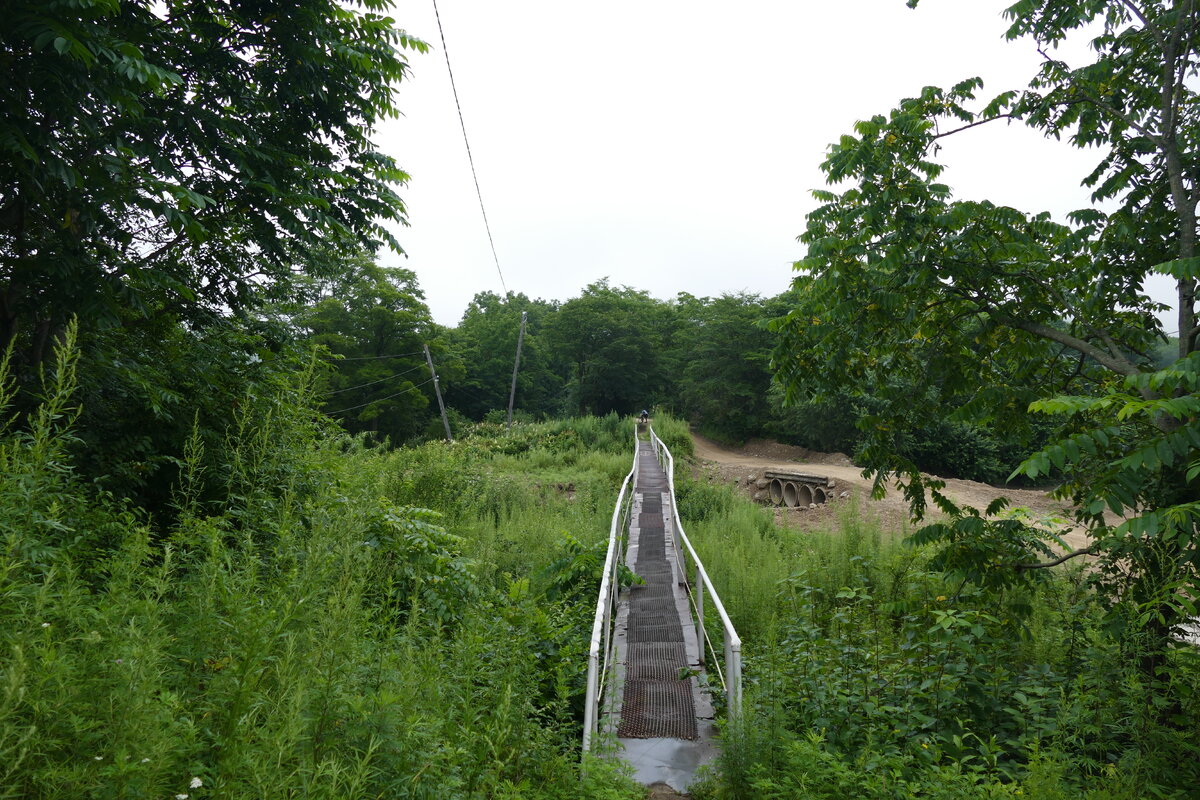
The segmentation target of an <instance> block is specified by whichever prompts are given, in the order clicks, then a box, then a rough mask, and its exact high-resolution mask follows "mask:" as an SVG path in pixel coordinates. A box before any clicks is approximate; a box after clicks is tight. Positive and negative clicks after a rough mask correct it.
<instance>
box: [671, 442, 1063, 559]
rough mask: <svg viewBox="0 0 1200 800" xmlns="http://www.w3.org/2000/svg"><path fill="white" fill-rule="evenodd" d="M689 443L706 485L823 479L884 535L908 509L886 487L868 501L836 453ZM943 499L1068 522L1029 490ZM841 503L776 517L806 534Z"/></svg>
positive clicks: (954, 483)
mask: <svg viewBox="0 0 1200 800" xmlns="http://www.w3.org/2000/svg"><path fill="white" fill-rule="evenodd" d="M692 439H693V440H694V442H695V451H696V459H697V461H698V463H699V465H700V469H701V471H702V472H703V473H705V474H706V475H707V476H708V477H709V478H710V479H712V480H717V481H720V482H727V483H737V484H738V485H739V486H741V487H743V488H745V490H746V491H747V492H752V491H753V488H752V487H753V484H752V483H750V484H749V486H747V478H749V477H750V476H751V475H754V476H755V477H759V476H761V475H762V473H763V470H766V469H772V468H774V469H787V470H794V471H798V472H810V473H815V474H817V475H826V476H828V477H830V478H832V479H833V480H834V481H835V482H836V484H837V489H836V491H837V493H838V494H841V493H842V492H849V493H850V495H851V497H852V498H854V499H855V500H856V502H857V503H858V506H859V509H860V510H861V511H862V513H864V514H867V515H870V516H872V517H875V518H878V519H879V521H880V522H881V523H882V524H883V525H884V526H885V530H886V529H891V530H900V529H901V528H903V527H904V525H906V524H907V520H908V504H907V503H906V502H905V501H904V498H903V496H902V495H901V494H900V493H899V492H898V491H896V489H895V488H894V487H892V488H890V489H889V491H888V493H887V496H885V497H884V498H883V499H881V500H873V499H871V481H870V480H868V479H866V478H864V477H863V476H862V469H861V468H859V467H856V466H854V465H853V464H852V463H851V462H850V459H849V458H847V457H846V456H845V455H843V454H841V453H816V452H813V451H810V450H805V449H804V448H802V447H793V446H791V445H784V444H779V443H778V442H772V441H764V440H751V441H750V442H749V443H748V444H746V446H744V447H741V448H737V449H731V448H728V447H724V446H722V445H719V444H717V443H716V442H714V441H712V440H710V439H706V438H704V437H703V436H699V435H696V434H692ZM945 493H946V495H947V496H948V497H949V498H950V499H951V500H953V501H954V502H955V503H958V504H959V505H970V506H974V507H975V508H978V509H980V510H982V509H984V508H986V507H987V505H988V504H989V503H991V502H992V500H994V499H996V498H997V497H1001V496H1004V497H1007V498H1008V499H1009V501H1010V502H1011V506H1010V507H1012V508H1019V509H1027V510H1028V515H1029V516H1030V517H1031V518H1032V519H1033V520H1043V521H1048V522H1050V524H1053V522H1054V521H1062V523H1063V524H1061V525H1054V527H1056V528H1060V529H1061V528H1063V527H1065V520H1066V519H1068V518H1069V514H1068V512H1067V511H1066V509H1065V507H1064V504H1063V503H1062V502H1061V501H1059V500H1055V499H1054V498H1052V497H1050V496H1049V495H1048V494H1046V493H1045V492H1041V491H1036V490H1033V489H1009V488H1003V487H996V486H989V485H988V484H986V483H976V482H975V481H963V480H956V479H947V480H946V489H945ZM845 502H846V499H843V498H839V499H838V501H837V502H834V503H830V504H828V505H826V506H818V507H817V509H815V510H812V511H809V510H805V511H800V510H797V509H793V510H780V511H779V512H778V514H779V516H780V518H781V521H786V522H787V524H789V525H792V526H794V527H799V528H803V529H805V530H812V529H815V528H823V527H826V526H827V525H828V524H829V523H830V522H832V520H833V519H834V518H835V515H836V513H837V508H838V505H839V504H844V503H845ZM1064 539H1065V540H1066V542H1067V544H1068V545H1069V546H1070V547H1071V548H1078V547H1086V546H1087V539H1086V538H1085V537H1084V536H1083V534H1082V532H1078V531H1072V532H1069V533H1068V534H1067V535H1066V536H1065V537H1064Z"/></svg>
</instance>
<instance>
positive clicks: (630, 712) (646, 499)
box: [617, 442, 697, 739]
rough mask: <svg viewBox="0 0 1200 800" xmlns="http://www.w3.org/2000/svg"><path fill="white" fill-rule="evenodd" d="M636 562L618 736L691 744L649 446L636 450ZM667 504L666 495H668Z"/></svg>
mask: <svg viewBox="0 0 1200 800" xmlns="http://www.w3.org/2000/svg"><path fill="white" fill-rule="evenodd" d="M638 460H639V462H640V463H639V465H638V472H639V477H638V485H637V486H636V487H635V489H634V492H635V495H636V496H635V502H636V503H637V504H638V505H640V508H638V509H637V511H638V513H637V527H638V538H637V554H636V558H637V561H636V562H635V563H631V564H630V567H631V568H632V569H633V571H634V572H635V573H637V574H638V575H640V576H641V578H642V580H644V581H645V583H644V584H640V585H635V586H633V587H631V588H630V590H629V616H628V621H627V624H626V634H627V635H626V648H627V649H626V659H625V686H624V697H623V699H622V702H621V724H620V726H619V727H618V728H617V736H618V737H620V738H631V739H650V738H654V737H667V738H672V739H695V738H696V736H697V733H696V706H695V704H694V703H693V702H692V682H691V680H690V678H689V669H690V665H689V663H688V662H689V659H688V654H687V648H686V647H685V645H684V641H683V622H682V620H681V619H680V616H679V611H678V609H677V608H676V602H675V600H676V598H675V595H676V590H677V585H678V583H679V582H678V581H677V580H676V578H675V568H674V567H673V566H672V564H671V562H670V561H668V560H667V549H666V548H667V540H666V525H665V520H664V518H663V497H664V494H665V493H666V492H667V491H668V487H667V476H666V475H665V474H663V471H662V468H661V467H660V466H659V465H658V459H657V458H655V457H654V451H653V450H652V449H651V448H650V444H649V442H642V443H640V444H639V445H638ZM666 497H667V498H668V502H670V499H669V498H670V495H669V494H666Z"/></svg>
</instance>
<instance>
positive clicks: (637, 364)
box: [322, 281, 1040, 482]
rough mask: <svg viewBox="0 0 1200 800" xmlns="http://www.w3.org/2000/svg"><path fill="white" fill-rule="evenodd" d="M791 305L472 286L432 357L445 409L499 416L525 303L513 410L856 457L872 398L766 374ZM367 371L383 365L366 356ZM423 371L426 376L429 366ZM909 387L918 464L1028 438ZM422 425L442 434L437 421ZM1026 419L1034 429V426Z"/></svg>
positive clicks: (788, 296) (942, 467)
mask: <svg viewBox="0 0 1200 800" xmlns="http://www.w3.org/2000/svg"><path fill="white" fill-rule="evenodd" d="M793 305H794V297H793V296H792V293H784V294H781V295H778V296H773V297H762V296H758V295H752V294H727V295H722V296H719V297H696V296H694V295H690V294H686V293H680V294H679V295H677V296H676V297H674V299H672V300H659V299H655V297H652V296H650V295H649V294H648V293H646V291H641V290H637V289H632V288H629V287H614V285H611V284H610V283H608V282H607V281H599V282H596V283H593V284H590V285H588V287H587V288H586V289H584V290H583V291H582V293H581V294H580V295H578V296H577V297H572V299H570V300H566V301H565V302H556V301H546V300H540V299H539V300H530V299H529V297H528V296H526V295H523V294H510V295H509V296H506V297H502V296H499V295H497V294H493V293H481V294H479V295H476V296H475V299H474V300H473V301H472V303H470V305H469V306H468V308H467V311H466V313H464V314H463V317H462V320H461V321H460V324H458V325H457V326H456V327H454V329H449V330H445V331H440V332H439V333H440V335H439V336H438V343H437V345H436V348H437V350H438V353H439V355H440V361H439V367H438V369H439V372H440V373H442V378H443V390H444V392H445V399H446V403H448V405H449V407H450V409H451V416H452V417H454V419H467V420H475V421H479V420H485V419H496V420H499V419H503V415H504V413H505V409H506V405H508V399H509V391H510V385H511V378H512V367H514V357H515V355H516V348H517V338H518V331H520V326H521V315H522V313H524V314H526V317H527V325H526V336H524V339H523V345H522V355H521V366H520V372H518V374H517V389H516V402H515V407H516V414H517V417H518V419H521V417H526V419H546V417H556V416H562V415H566V414H599V415H602V414H608V413H618V414H634V413H637V411H638V410H641V409H642V408H656V409H664V410H668V411H671V413H673V414H677V415H679V416H683V417H685V419H688V420H691V422H692V423H694V425H695V426H696V428H697V429H698V431H700V432H701V433H703V434H706V435H708V437H712V438H714V439H718V440H720V441H725V443H733V444H740V443H744V441H746V440H749V439H754V438H773V439H778V440H779V441H784V443H786V444H793V445H799V446H803V447H808V449H810V450H817V451H823V452H833V451H836V452H844V453H846V455H850V456H852V457H853V456H854V455H856V453H857V452H858V451H859V449H860V446H862V444H863V433H862V428H863V426H865V425H871V423H872V414H874V411H875V404H874V403H872V399H871V397H870V392H869V391H868V392H863V391H862V389H863V386H847V387H846V389H845V391H840V392H835V393H832V395H823V396H820V397H804V396H802V393H799V392H793V396H792V397H791V398H788V397H787V396H786V395H785V392H784V391H782V389H781V387H780V386H779V385H778V384H776V383H775V381H774V380H773V378H772V375H773V368H772V357H773V350H774V348H775V347H776V336H775V333H774V332H773V331H772V324H770V320H773V319H778V318H780V317H782V315H784V314H786V313H787V312H788V311H790V309H791V308H792V306H793ZM322 341H323V342H325V341H326V339H322ZM376 350H379V348H378V347H372V345H366V344H364V345H359V347H358V349H354V350H353V353H352V350H349V349H347V350H344V353H346V355H347V356H349V357H359V356H360V355H361V354H362V353H367V351H372V353H373V351H376ZM380 355H382V351H380ZM413 357H416V356H413ZM358 365H360V362H359V361H340V362H336V367H335V369H336V373H337V375H336V378H335V380H336V381H340V383H338V385H341V384H343V383H344V384H346V385H354V384H356V383H362V381H361V380H360V378H362V377H365V373H364V371H362V368H361V367H360V366H358ZM403 368H404V369H408V368H410V365H408V363H406V365H403ZM374 372H376V373H379V374H380V375H383V374H384V373H386V372H388V371H386V369H384V368H379V367H376V368H374ZM397 372H398V369H397ZM415 374H421V373H420V372H418V373H415ZM422 377H424V378H427V377H428V374H427V372H426V373H424V375H422ZM871 381H888V383H892V384H896V385H902V383H904V379H902V378H901V377H899V375H888V374H886V373H881V374H880V375H876V377H872V378H870V379H866V380H864V383H866V384H868V386H866V387H868V389H870V386H869V384H870V383H871ZM418 383H420V381H418ZM362 391H364V392H365V395H364V396H362V397H355V401H358V403H361V402H367V399H368V397H382V396H385V395H388V393H389V392H386V391H382V389H380V387H379V386H374V387H370V386H368V387H364V390H362ZM908 391H911V393H912V397H913V403H912V409H911V419H910V421H908V425H906V426H905V427H904V428H902V431H900V429H898V433H896V437H895V440H894V446H895V447H896V450H898V451H899V452H901V453H904V455H905V456H906V457H908V458H911V459H912V461H914V462H916V463H917V464H919V465H920V467H922V468H923V469H925V470H928V471H931V473H935V474H941V475H947V476H954V477H967V479H973V480H980V481H989V482H1002V481H1004V479H1006V477H1007V476H1008V475H1009V474H1010V473H1012V471H1013V469H1014V467H1015V465H1016V464H1018V463H1019V462H1020V458H1021V457H1022V455H1024V453H1025V452H1027V449H1026V446H1027V444H1028V441H1030V437H1028V435H1026V437H1024V438H1022V437H1020V435H1013V434H1012V432H1008V433H1006V434H1003V435H1001V434H1000V433H998V432H997V431H996V429H994V428H992V427H989V426H988V425H985V423H980V422H979V421H971V422H967V421H958V420H955V419H953V417H946V416H944V414H943V410H944V405H946V404H944V403H943V402H942V401H941V398H937V397H936V396H937V387H930V386H917V385H913V386H911V387H908ZM935 401H936V402H935ZM379 402H380V403H388V402H390V401H386V399H382V401H379ZM964 402H965V401H964ZM358 403H347V405H354V404H358ZM430 403H431V399H428V398H427V399H426V401H425V408H433V409H434V410H436V407H432V405H430ZM934 407H941V408H940V410H938V411H936V413H934V411H925V409H926V408H934ZM362 408H365V409H367V410H366V411H362V410H361V409H354V410H352V411H349V413H348V414H347V415H344V416H342V417H341V419H342V421H343V423H344V425H346V426H347V427H348V428H349V429H362V428H364V426H372V425H373V423H371V422H370V421H371V420H374V419H377V410H378V408H382V407H371V405H367V407H362ZM402 408H410V404H408V405H406V403H404V402H403V401H397V402H396V403H395V408H394V409H392V410H391V411H390V413H389V414H390V416H391V419H394V420H396V422H397V423H400V421H401V420H403V419H404V416H403V414H402V413H401V409H402ZM335 410H336V409H335ZM414 410H419V409H414ZM355 415H360V416H355ZM418 416H419V414H418ZM420 427H421V426H420V423H419V422H418V420H415V419H414V420H412V421H409V422H408V423H407V426H406V427H400V425H397V427H395V428H392V431H391V435H392V437H397V438H400V439H403V438H404V437H406V435H410V432H416V431H418V429H419V428H420ZM371 429H379V428H378V427H372V428H371ZM426 429H427V432H428V433H430V434H431V435H439V434H438V431H440V427H439V426H438V423H437V422H434V423H433V425H432V426H427V427H426ZM1024 433H1026V434H1028V433H1032V434H1033V437H1037V435H1038V434H1039V433H1040V432H1038V431H1033V432H1024ZM1022 445H1024V446H1022Z"/></svg>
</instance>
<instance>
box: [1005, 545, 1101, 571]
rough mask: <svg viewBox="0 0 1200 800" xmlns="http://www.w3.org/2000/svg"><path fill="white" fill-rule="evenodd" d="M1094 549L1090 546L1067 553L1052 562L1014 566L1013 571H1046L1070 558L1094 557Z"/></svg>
mask: <svg viewBox="0 0 1200 800" xmlns="http://www.w3.org/2000/svg"><path fill="white" fill-rule="evenodd" d="M1096 549H1097V548H1096V545H1092V546H1091V547H1085V548H1083V549H1082V550H1074V551H1072V552H1070V553H1067V554H1066V555H1065V556H1059V557H1058V558H1056V559H1054V560H1053V561H1043V562H1040V563H1036V564H1014V565H1013V569H1015V570H1017V572H1024V571H1025V570H1030V569H1046V568H1048V567H1057V566H1058V565H1059V564H1061V563H1063V562H1064V561H1070V560H1071V559H1072V558H1076V557H1078V556H1094V555H1096Z"/></svg>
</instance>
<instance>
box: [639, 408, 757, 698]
mask: <svg viewBox="0 0 1200 800" xmlns="http://www.w3.org/2000/svg"><path fill="white" fill-rule="evenodd" d="M650 444H651V446H652V447H653V448H654V454H655V456H657V457H658V461H659V463H660V464H662V467H663V471H664V472H665V473H667V486H668V487H670V491H671V534H672V538H673V539H674V540H675V553H676V554H677V555H678V556H679V557H680V559H681V563H680V564H679V570H680V572H681V573H682V575H683V578H684V580H685V581H688V569H687V566H688V565H687V556H688V555H689V554H690V555H691V557H692V564H693V567H694V572H693V578H692V579H691V582H690V583H689V585H688V588H689V592H691V591H692V586H693V585H694V587H695V591H694V592H692V593H693V594H694V596H695V600H694V603H693V607H694V608H695V610H696V620H695V622H696V643H697V646H698V647H699V650H700V663H704V660H705V658H704V645H705V643H706V642H708V632H707V631H706V630H705V628H704V592H705V590H707V591H708V593H709V595H711V597H712V604H713V608H715V609H716V610H717V616H718V617H720V619H721V627H722V631H723V637H722V638H723V644H724V650H725V674H724V675H723V676H721V677H722V678H723V679H724V680H723V683H724V685H725V700H726V703H727V705H728V713H729V717H730V718H731V719H732V718H734V717H736V716H738V714H739V713H740V712H741V708H742V639H741V637H740V636H738V634H737V630H736V629H734V627H733V622H732V621H731V620H730V619H729V614H728V613H726V611H725V605H724V604H723V603H722V602H721V597H720V595H718V594H717V589H716V587H715V586H713V583H712V580H711V579H710V578H709V577H708V572H707V571H706V570H705V569H704V563H703V562H702V561H701V560H700V556H699V555H697V554H696V549H695V548H694V547H692V542H691V540H690V539H688V535H687V533H686V532H685V531H684V529H683V523H682V522H681V521H680V519H679V510H678V508H677V505H676V500H675V457H674V456H672V455H671V450H670V449H669V448H668V447H667V445H666V444H665V443H664V442H663V440H662V439H659V438H658V434H656V433H655V432H654V428H650ZM680 541H682V542H683V545H684V547H685V548H686V553H685V552H684V551H682V550H680V548H679V542H680ZM709 644H710V646H711V642H709ZM714 655H716V654H715V653H714ZM718 675H720V671H719V669H718Z"/></svg>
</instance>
